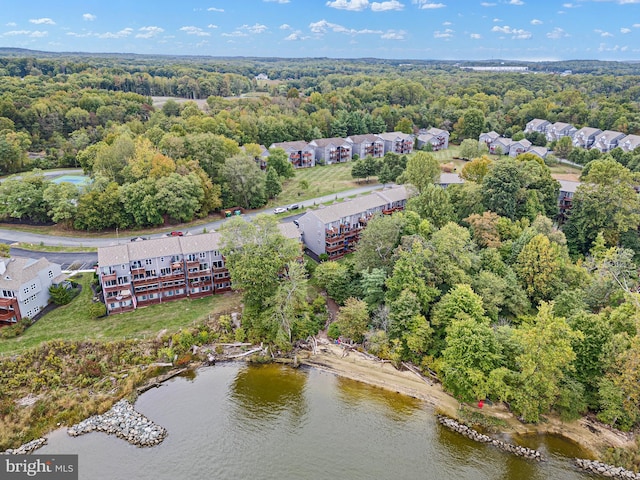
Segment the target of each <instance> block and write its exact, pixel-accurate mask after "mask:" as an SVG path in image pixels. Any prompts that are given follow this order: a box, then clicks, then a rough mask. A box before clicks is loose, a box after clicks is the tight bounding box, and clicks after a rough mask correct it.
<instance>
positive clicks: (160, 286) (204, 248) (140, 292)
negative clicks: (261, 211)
mask: <svg viewBox="0 0 640 480" xmlns="http://www.w3.org/2000/svg"><path fill="white" fill-rule="evenodd" d="M219 249H220V234H219V233H216V232H213V233H203V234H200V235H186V236H183V237H166V238H156V239H151V240H143V241H139V242H131V243H127V244H124V245H114V246H109V247H100V248H99V249H98V276H99V277H100V283H101V285H102V292H103V296H104V302H105V305H106V306H107V312H108V313H110V314H111V313H120V312H126V311H130V310H135V309H136V308H138V307H141V306H145V305H150V304H154V303H162V302H166V301H171V300H177V299H180V298H186V297H188V298H199V297H203V296H206V295H213V294H214V293H221V292H226V291H228V290H230V289H231V278H230V276H229V271H228V270H227V269H226V267H225V263H224V258H223V256H222V254H221V253H220V250H219Z"/></svg>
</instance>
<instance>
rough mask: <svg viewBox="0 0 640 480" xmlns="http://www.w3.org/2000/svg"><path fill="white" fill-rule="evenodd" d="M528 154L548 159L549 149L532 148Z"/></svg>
mask: <svg viewBox="0 0 640 480" xmlns="http://www.w3.org/2000/svg"><path fill="white" fill-rule="evenodd" d="M528 153H535V154H536V155H538V156H539V157H542V158H544V157H546V156H547V154H548V153H549V149H548V148H547V147H531V148H530V149H529V152H528Z"/></svg>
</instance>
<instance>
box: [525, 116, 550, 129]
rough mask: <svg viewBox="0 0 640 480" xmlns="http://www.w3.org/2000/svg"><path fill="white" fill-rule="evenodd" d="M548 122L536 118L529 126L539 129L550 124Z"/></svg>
mask: <svg viewBox="0 0 640 480" xmlns="http://www.w3.org/2000/svg"><path fill="white" fill-rule="evenodd" d="M548 123H549V121H548V120H543V119H542V118H534V119H533V120H531V121H530V122H528V123H527V126H529V125H531V126H532V127H533V128H537V127H539V126H541V125H545V124H548Z"/></svg>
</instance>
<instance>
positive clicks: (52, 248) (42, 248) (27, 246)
mask: <svg viewBox="0 0 640 480" xmlns="http://www.w3.org/2000/svg"><path fill="white" fill-rule="evenodd" d="M12 246H15V247H16V248H21V249H22V250H31V251H34V252H67V253H76V252H83V253H84V252H97V251H98V248H97V247H64V246H62V245H57V246H56V245H42V244H39V243H38V244H36V243H24V242H18V243H17V244H13V245H12Z"/></svg>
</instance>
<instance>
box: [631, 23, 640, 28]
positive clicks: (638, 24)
mask: <svg viewBox="0 0 640 480" xmlns="http://www.w3.org/2000/svg"><path fill="white" fill-rule="evenodd" d="M631 26H632V27H633V28H640V23H634V24H633V25H631Z"/></svg>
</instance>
